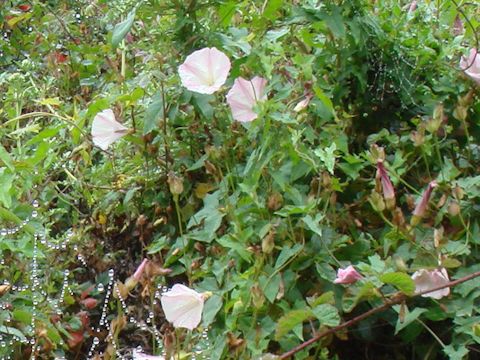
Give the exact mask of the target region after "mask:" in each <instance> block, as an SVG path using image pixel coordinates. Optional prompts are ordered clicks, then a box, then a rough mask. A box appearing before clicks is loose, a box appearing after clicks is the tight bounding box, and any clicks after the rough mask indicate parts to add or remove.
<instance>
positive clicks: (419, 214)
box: [410, 180, 437, 226]
mask: <svg viewBox="0 0 480 360" xmlns="http://www.w3.org/2000/svg"><path fill="white" fill-rule="evenodd" d="M435 187H437V182H436V181H435V180H434V181H431V182H430V183H429V184H428V187H427V190H425V192H424V193H423V195H422V198H421V199H420V201H419V202H418V204H417V206H415V210H413V216H412V219H411V221H410V225H412V226H415V225H417V224H418V223H419V222H420V220H421V219H422V218H423V216H424V215H425V211H426V210H427V205H428V202H429V201H430V197H431V196H432V191H433V189H434V188H435Z"/></svg>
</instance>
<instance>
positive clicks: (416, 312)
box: [393, 305, 427, 335]
mask: <svg viewBox="0 0 480 360" xmlns="http://www.w3.org/2000/svg"><path fill="white" fill-rule="evenodd" d="M405 307H406V305H405ZM393 309H394V310H395V311H396V312H400V305H396V306H394V307H393ZM425 311H427V309H423V308H419V307H417V308H415V309H413V311H408V308H407V309H406V312H405V318H404V319H403V322H400V318H399V319H398V320H397V324H396V325H395V335H397V334H398V333H399V332H400V331H402V330H403V329H405V328H406V327H407V326H408V325H410V324H411V323H412V322H413V321H415V320H417V319H418V317H419V316H420V315H421V314H423V313H424V312H425Z"/></svg>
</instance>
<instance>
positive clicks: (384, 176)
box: [377, 160, 395, 209]
mask: <svg viewBox="0 0 480 360" xmlns="http://www.w3.org/2000/svg"><path fill="white" fill-rule="evenodd" d="M377 176H378V177H379V178H380V182H381V183H382V189H383V197H384V199H385V204H386V206H387V209H393V208H394V207H395V189H394V188H393V184H392V182H391V181H390V177H389V176H388V173H387V170H386V169H385V166H384V165H383V160H378V161H377Z"/></svg>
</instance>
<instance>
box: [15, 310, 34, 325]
mask: <svg viewBox="0 0 480 360" xmlns="http://www.w3.org/2000/svg"><path fill="white" fill-rule="evenodd" d="M12 315H13V318H14V319H15V320H17V321H20V322H21V323H24V324H30V323H31V321H32V314H31V312H30V311H26V310H21V309H18V310H14V311H13V313H12Z"/></svg>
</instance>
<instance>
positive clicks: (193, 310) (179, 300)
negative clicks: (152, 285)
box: [160, 284, 204, 330]
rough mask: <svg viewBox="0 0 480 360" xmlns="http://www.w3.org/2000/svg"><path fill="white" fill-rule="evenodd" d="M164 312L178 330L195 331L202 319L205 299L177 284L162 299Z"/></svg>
mask: <svg viewBox="0 0 480 360" xmlns="http://www.w3.org/2000/svg"><path fill="white" fill-rule="evenodd" d="M160 301H161V303H162V308H163V312H164V313H165V317H166V318H167V320H168V321H169V322H171V323H172V324H173V326H174V327H176V328H187V329H189V330H193V329H195V328H196V327H197V326H198V324H200V320H201V318H202V312H203V303H204V298H203V296H202V294H200V293H197V292H196V291H195V290H192V289H190V288H188V287H186V286H184V285H181V284H175V285H174V286H173V287H172V290H170V291H168V292H166V293H165V294H163V295H162V297H161V299H160Z"/></svg>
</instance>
